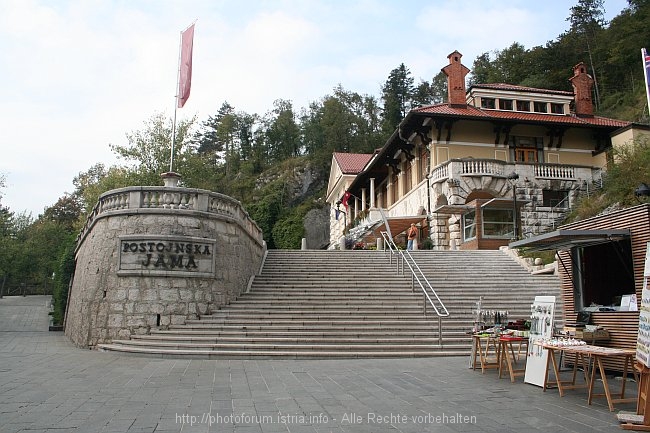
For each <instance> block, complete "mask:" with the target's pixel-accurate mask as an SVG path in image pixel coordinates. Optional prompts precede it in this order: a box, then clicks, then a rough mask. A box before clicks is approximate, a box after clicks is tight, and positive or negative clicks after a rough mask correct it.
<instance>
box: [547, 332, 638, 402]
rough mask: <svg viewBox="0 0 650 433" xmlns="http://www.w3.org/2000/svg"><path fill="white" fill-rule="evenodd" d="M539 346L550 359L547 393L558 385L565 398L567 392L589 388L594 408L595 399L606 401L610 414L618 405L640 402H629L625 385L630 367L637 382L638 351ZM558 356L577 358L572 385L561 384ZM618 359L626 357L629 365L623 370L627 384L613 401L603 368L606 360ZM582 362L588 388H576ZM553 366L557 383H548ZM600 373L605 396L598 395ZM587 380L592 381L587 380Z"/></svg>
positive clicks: (631, 400)
mask: <svg viewBox="0 0 650 433" xmlns="http://www.w3.org/2000/svg"><path fill="white" fill-rule="evenodd" d="M539 344H540V345H541V346H542V347H543V348H545V349H547V350H548V353H549V357H548V360H547V362H546V375H545V377H544V390H545V391H546V389H547V388H550V387H552V386H553V385H555V386H557V388H558V391H559V393H560V396H564V391H565V390H567V389H576V388H587V390H588V393H589V394H588V399H587V403H588V404H591V402H592V401H593V399H594V397H605V398H607V406H608V407H609V410H610V411H613V410H614V404H615V403H630V402H634V401H636V397H633V398H625V385H626V382H627V373H628V366H629V367H630V372H632V374H634V376H635V378H636V372H635V370H634V361H633V360H634V356H635V354H636V352H635V350H634V349H618V348H613V347H601V346H592V345H589V344H587V345H582V346H553V345H550V344H546V343H539ZM556 352H560V353H562V352H565V353H572V354H574V355H575V357H576V358H575V362H574V363H573V376H572V380H571V381H562V380H560V368H559V365H558V362H557V359H556V356H555V353H556ZM616 356H623V357H625V363H624V367H623V384H622V386H621V393H620V395H619V396H617V398H612V393H611V391H610V389H609V383H608V382H607V376H606V375H605V368H604V367H603V359H604V358H609V357H616ZM578 360H580V362H581V364H582V368H583V374H584V379H585V384H576V375H577V366H578ZM591 363H593V367H592V368H591V373H590V374H589V370H590V364H591ZM549 366H552V367H553V373H554V374H555V382H552V381H549V380H548V374H549ZM596 372H598V374H600V379H601V380H602V382H603V390H604V392H603V393H595V392H594V385H595V383H596ZM587 378H589V379H588V380H587Z"/></svg>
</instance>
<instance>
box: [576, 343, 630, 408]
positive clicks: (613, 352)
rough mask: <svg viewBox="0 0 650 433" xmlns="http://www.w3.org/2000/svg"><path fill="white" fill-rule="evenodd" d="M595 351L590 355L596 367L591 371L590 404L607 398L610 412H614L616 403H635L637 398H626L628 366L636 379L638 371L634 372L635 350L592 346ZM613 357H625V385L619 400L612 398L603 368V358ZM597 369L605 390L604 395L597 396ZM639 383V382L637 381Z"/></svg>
mask: <svg viewBox="0 0 650 433" xmlns="http://www.w3.org/2000/svg"><path fill="white" fill-rule="evenodd" d="M591 347H593V348H594V349H593V350H589V353H590V354H591V356H592V357H593V359H594V366H593V368H592V369H591V379H590V380H589V399H588V400H587V403H588V404H591V401H592V400H593V398H594V397H603V396H605V397H606V398H607V406H609V411H610V412H611V411H613V410H614V403H630V402H635V401H636V397H630V398H625V384H626V383H627V373H628V369H627V368H628V366H629V367H630V371H631V372H632V374H633V375H634V378H635V379H636V378H637V377H636V371H635V370H634V357H635V356H636V351H635V350H634V349H616V348H612V347H599V346H591ZM613 356H624V357H625V361H624V363H623V384H622V385H621V394H620V396H619V397H618V398H612V395H611V392H610V390H609V385H608V383H607V376H606V375H605V368H604V367H603V358H608V357H613ZM596 367H598V371H599V372H600V378H601V379H602V381H603V390H604V391H605V392H604V393H600V394H596V393H594V379H595V376H596ZM637 383H638V380H637Z"/></svg>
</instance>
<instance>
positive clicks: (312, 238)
mask: <svg viewBox="0 0 650 433" xmlns="http://www.w3.org/2000/svg"><path fill="white" fill-rule="evenodd" d="M329 218H330V208H329V206H327V205H325V206H323V207H321V208H317V209H312V210H310V211H309V212H307V215H305V220H304V223H305V238H306V239H307V248H308V249H310V250H318V249H324V248H327V246H328V245H329V241H330V219H329Z"/></svg>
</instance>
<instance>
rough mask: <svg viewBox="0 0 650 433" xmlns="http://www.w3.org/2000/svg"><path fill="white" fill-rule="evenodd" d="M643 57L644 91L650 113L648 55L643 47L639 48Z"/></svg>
mask: <svg viewBox="0 0 650 433" xmlns="http://www.w3.org/2000/svg"><path fill="white" fill-rule="evenodd" d="M641 56H642V57H643V74H644V75H645V91H646V97H647V98H648V112H649V113H650V55H648V52H647V51H646V49H645V48H641Z"/></svg>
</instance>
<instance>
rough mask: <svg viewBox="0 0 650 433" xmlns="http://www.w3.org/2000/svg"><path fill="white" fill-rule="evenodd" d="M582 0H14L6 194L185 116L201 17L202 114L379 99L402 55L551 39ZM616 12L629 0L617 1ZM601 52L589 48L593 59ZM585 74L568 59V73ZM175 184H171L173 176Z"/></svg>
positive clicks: (417, 64)
mask: <svg viewBox="0 0 650 433" xmlns="http://www.w3.org/2000/svg"><path fill="white" fill-rule="evenodd" d="M576 3H577V0H575V1H572V0H546V1H543V2H537V1H530V0H428V1H425V0H267V1H262V0H69V1H56V0H47V1H46V0H0V65H2V67H0V83H1V84H0V90H1V94H2V98H0V119H1V120H0V122H1V125H2V131H1V132H0V177H4V180H5V187H4V188H0V205H2V206H5V207H8V208H9V209H10V211H12V212H15V213H22V212H25V213H27V214H31V216H32V217H33V218H36V217H38V215H40V214H42V213H43V211H44V209H45V208H46V207H48V206H52V205H53V204H55V203H56V202H57V200H58V199H59V198H60V197H62V196H63V195H65V194H66V193H72V192H73V191H74V185H73V183H72V181H73V179H74V177H75V176H77V175H78V174H79V173H82V172H85V171H87V170H88V169H89V168H91V167H92V166H93V165H95V164H97V163H103V164H105V165H106V166H111V165H114V164H122V163H123V162H124V161H120V160H118V159H117V157H116V155H115V154H114V153H113V152H112V151H111V149H110V147H109V145H110V144H113V145H126V144H128V141H127V139H126V134H128V133H132V132H135V131H140V130H143V129H144V126H145V122H146V121H148V120H149V119H151V117H152V116H153V115H154V114H156V113H163V114H164V115H166V116H167V117H168V118H172V117H173V116H174V111H175V110H174V107H175V105H176V100H175V95H176V85H177V73H178V58H179V46H180V33H181V31H182V30H184V29H185V28H187V27H188V26H189V25H190V24H192V23H193V22H196V27H195V33H194V52H193V74H192V88H191V94H190V97H189V100H188V101H187V103H186V104H185V106H184V107H183V108H180V109H178V110H177V111H176V116H177V119H178V120H181V119H190V118H192V117H194V116H196V118H197V124H200V123H201V122H203V121H205V120H207V118H208V117H209V116H212V115H214V114H216V113H217V111H218V109H219V107H220V106H221V105H222V103H223V102H224V101H227V102H228V103H229V104H230V105H231V106H233V107H234V108H235V109H236V110H237V111H244V112H246V113H249V114H252V113H257V114H260V115H262V114H264V113H266V112H268V111H270V110H271V109H272V108H273V101H275V100H277V99H284V100H290V101H291V102H292V103H293V106H294V109H295V110H296V112H299V110H300V109H301V108H307V107H308V106H309V104H310V103H311V102H314V101H318V100H320V99H321V98H323V97H324V96H326V95H328V94H332V92H333V89H334V88H335V87H336V86H338V85H341V86H342V87H343V88H344V89H345V90H347V91H352V92H356V93H359V94H362V95H373V96H376V97H379V95H380V88H381V86H382V84H383V83H384V82H385V81H386V80H387V78H388V75H389V73H390V71H391V70H393V69H395V68H397V67H398V66H399V65H400V64H401V63H404V65H405V66H406V67H407V68H408V69H409V70H410V71H411V75H412V77H413V78H414V80H415V83H419V82H420V80H427V81H431V79H432V78H433V77H434V76H435V75H436V74H437V73H438V72H439V71H440V69H441V68H443V67H444V66H446V65H447V64H448V60H447V56H448V55H449V54H450V53H452V52H453V51H455V50H458V51H459V52H460V53H461V54H462V55H463V59H462V62H463V64H464V65H466V66H467V67H468V68H470V69H471V66H472V63H473V61H474V59H475V58H476V57H477V56H479V55H481V54H482V53H485V52H494V51H495V50H502V49H504V48H507V47H509V46H510V45H512V44H513V43H514V42H518V43H520V44H522V45H523V46H524V47H525V48H527V49H528V48H532V47H535V46H539V45H545V44H546V42H548V41H551V40H555V39H557V37H558V36H559V35H560V34H561V33H563V32H564V31H566V30H567V29H568V27H569V23H568V22H567V21H566V18H567V17H569V15H570V7H571V6H573V5H575V4H576ZM604 5H605V12H606V13H605V16H606V19H608V20H609V19H611V18H613V17H615V16H616V15H618V14H619V13H620V11H621V10H623V9H624V8H625V7H626V6H627V1H626V0H605V2H604ZM586 60H587V59H585V61H586ZM570 75H571V71H569V70H567V78H568V77H569V76H570ZM161 185H162V183H161Z"/></svg>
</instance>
